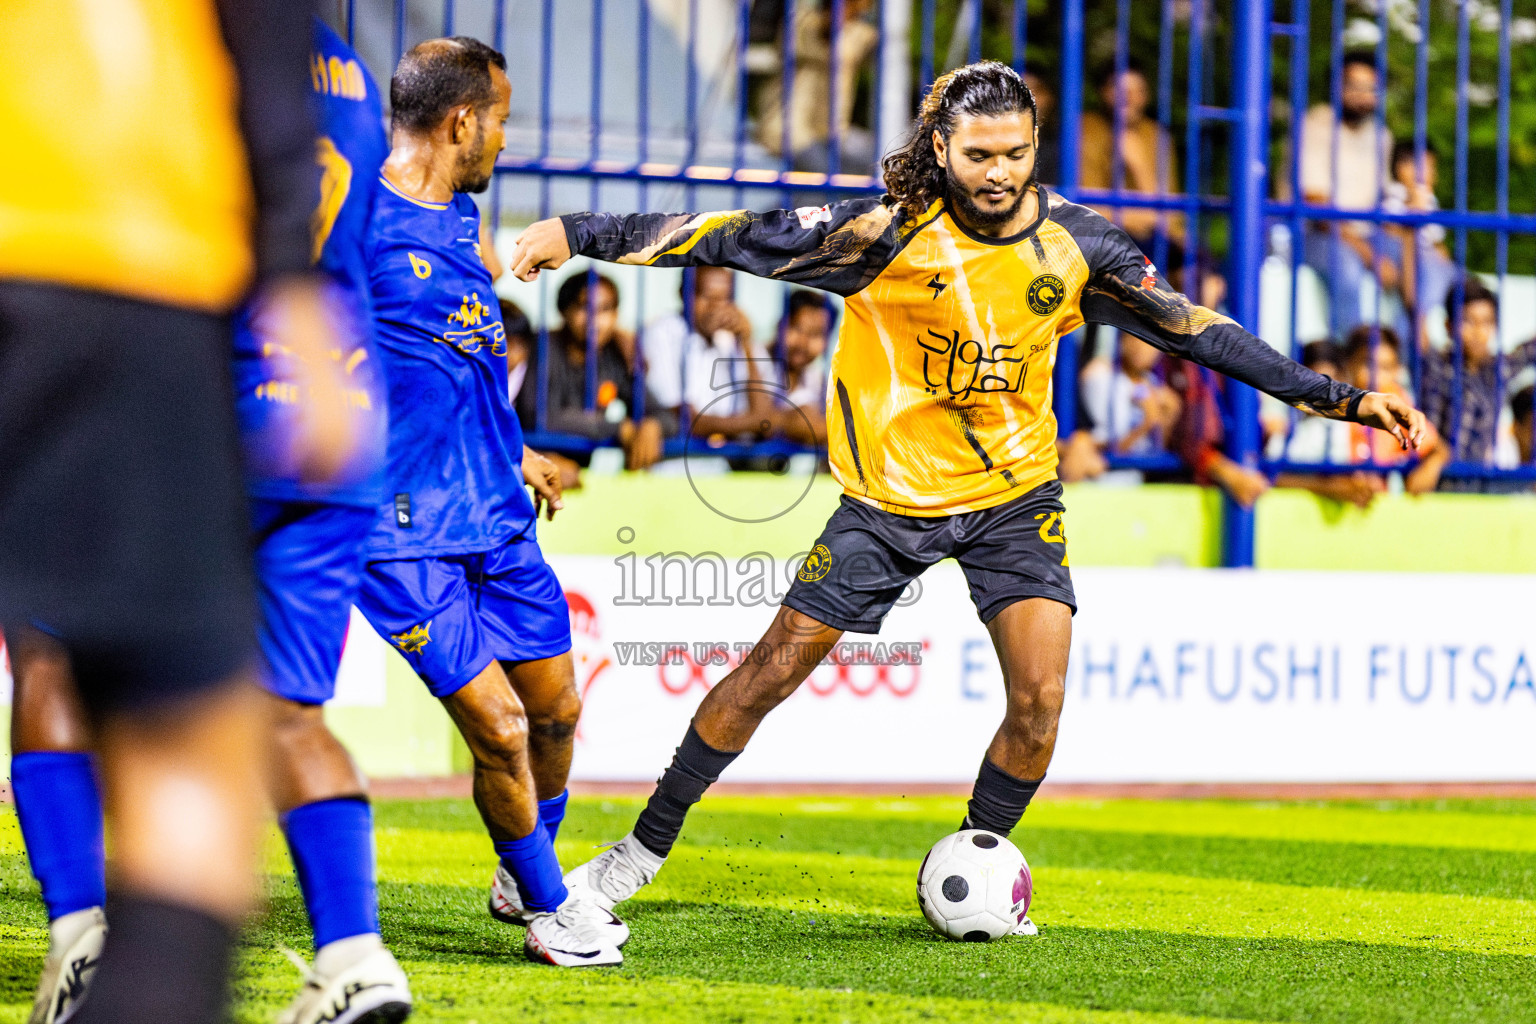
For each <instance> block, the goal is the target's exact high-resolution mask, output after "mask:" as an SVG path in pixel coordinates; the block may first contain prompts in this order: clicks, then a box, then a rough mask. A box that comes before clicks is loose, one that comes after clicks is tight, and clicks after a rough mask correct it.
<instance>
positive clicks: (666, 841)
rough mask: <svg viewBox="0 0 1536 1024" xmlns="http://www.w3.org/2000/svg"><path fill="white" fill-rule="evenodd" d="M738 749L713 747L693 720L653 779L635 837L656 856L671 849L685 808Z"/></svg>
mask: <svg viewBox="0 0 1536 1024" xmlns="http://www.w3.org/2000/svg"><path fill="white" fill-rule="evenodd" d="M740 753H741V751H739V750H737V751H728V750H716V749H715V748H714V747H712V746H710V745H709V744H708V743H705V742H704V741H703V740H702V739H700V738H699V734H698V732H697V731H696V730H695V729H694V727H693V723H692V722H690V723H688V734H687V735H686V736H684V737H683V742H682V745H681V746H679V747H678V748H677V754H676V755H674V756H673V758H672V765H671V767H669V768H668V769H667V770H666V771H665V772H663V773H662V775H661V778H660V779H658V780H657V781H656V792H654V793H652V794H651V799H650V801H649V802H647V803H646V805H645V810H643V811H641V812H640V817H639V819H638V820H637V821H636V822H635V838H636V839H638V840H640V844H641V845H642V846H644V847H645V848H646V849H647V850H650V851H651V852H652V853H654V854H655V855H656V856H658V857H665V856H666V855H667V854H669V853H671V852H672V844H673V843H675V842H677V834H678V833H679V832H681V831H682V830H683V819H684V818H686V817H687V816H688V808H690V807H692V806H693V805H694V804H696V803H698V802H699V800H700V798H702V797H703V796H704V791H705V790H706V789H708V788H709V787H710V785H711V784H712V783H714V781H715V780H716V779H718V778H720V773H721V772H723V771H725V769H726V766H727V765H729V764H730V763H731V762H732V761H734V760H736V755H737V754H740Z"/></svg>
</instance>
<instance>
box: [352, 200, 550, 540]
mask: <svg viewBox="0 0 1536 1024" xmlns="http://www.w3.org/2000/svg"><path fill="white" fill-rule="evenodd" d="M379 183H380V187H379V193H378V196H379V198H378V206H377V208H376V210H375V214H374V222H373V231H372V233H371V235H370V237H369V245H368V258H369V267H370V272H371V278H370V280H371V291H372V297H373V304H374V318H375V327H376V330H377V334H378V343H379V351H380V354H381V356H382V358H383V360H384V365H385V370H386V376H387V379H388V381H389V421H390V435H389V467H388V469H387V471H386V476H387V477H388V481H389V488H388V489H389V493H390V494H391V495H393V496H394V497H392V498H391V499H390V501H389V502H387V503H384V504H383V505H381V514H380V516H379V521H378V526H377V528H376V529H375V530H374V532H373V535H372V536H371V537H370V538H369V541H368V557H369V558H370V559H403V558H423V557H436V556H443V555H457V554H469V553H474V552H483V551H489V550H492V549H494V548H496V547H498V546H500V545H501V544H503V543H505V542H506V541H507V540H508V539H510V538H511V537H513V536H516V535H517V534H519V533H521V532H523V531H524V530H527V529H528V528H529V526H530V525H531V523H532V522H533V518H534V512H533V503H532V502H531V501H530V500H529V498H528V492H527V491H526V489H525V488H524V487H523V476H522V470H521V466H522V458H523V433H522V429H521V427H519V425H518V422H517V416H516V414H515V413H514V412H513V411H512V403H511V401H510V400H509V399H508V397H507V338H506V331H505V329H504V328H503V327H502V323H501V313H500V309H499V307H498V306H497V303H496V293H495V291H494V290H493V288H492V285H491V275H490V272H489V271H487V270H486V269H485V264H484V263H482V262H481V259H480V251H479V242H480V214H479V211H478V210H477V209H476V207H475V204H474V201H473V200H471V199H470V198H469V196H467V195H464V194H462V193H459V194H456V195H455V196H454V197H453V200H452V201H451V202H447V203H428V202H422V201H420V200H417V199H414V198H412V197H410V196H408V195H406V194H404V193H403V192H401V191H399V190H398V189H396V188H395V187H394V186H393V185H391V184H390V183H389V182H388V181H387V180H385V179H383V178H380V179H379ZM407 502H408V504H407V505H406V507H408V508H409V509H410V514H409V516H408V517H407V522H405V523H401V522H400V521H398V520H397V517H396V507H397V505H398V504H400V503H407Z"/></svg>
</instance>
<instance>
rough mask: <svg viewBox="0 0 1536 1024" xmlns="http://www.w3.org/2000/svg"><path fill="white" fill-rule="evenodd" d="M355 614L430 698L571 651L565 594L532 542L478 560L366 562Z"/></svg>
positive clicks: (456, 557)
mask: <svg viewBox="0 0 1536 1024" xmlns="http://www.w3.org/2000/svg"><path fill="white" fill-rule="evenodd" d="M357 606H358V608H360V609H361V610H362V613H363V615H365V616H366V617H367V619H368V621H369V622H371V623H373V628H374V629H376V630H378V631H379V635H380V636H382V637H385V638H386V639H388V640H389V642H390V643H391V644H393V645H394V647H395V649H396V650H398V651H399V652H400V653H401V654H403V655H405V660H406V661H408V662H410V664H411V668H413V669H415V670H416V674H417V675H419V676H421V678H422V679H423V680H424V681H425V682H426V684H427V689H429V690H431V691H432V695H433V696H434V697H438V698H442V697H448V696H450V695H452V694H453V693H455V692H457V691H458V690H459V689H460V688H461V687H463V686H464V684H465V683H468V682H469V681H470V680H471V679H473V678H475V676H477V675H479V674H480V672H481V670H482V669H484V668H485V667H486V666H487V665H489V664H490V663H491V662H493V661H537V660H538V659H540V658H553V657H555V656H556V655H560V654H564V653H566V652H567V651H569V650H570V649H571V616H570V612H569V611H568V610H567V607H566V603H565V591H564V590H562V589H561V588H560V581H559V580H557V579H556V578H555V571H554V570H553V569H551V568H550V567H549V563H547V562H545V561H544V555H543V553H542V552H541V551H539V545H538V543H537V542H535V541H532V540H526V539H521V538H520V539H516V540H512V541H509V542H508V543H506V544H504V545H503V546H501V547H499V548H497V549H496V550H494V551H488V552H486V553H484V554H478V555H448V556H444V557H441V558H407V559H391V560H389V561H383V562H369V563H368V567H367V569H366V570H364V572H363V585H362V589H361V590H360V591H359V594H358V605H357Z"/></svg>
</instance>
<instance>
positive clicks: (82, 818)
mask: <svg viewBox="0 0 1536 1024" xmlns="http://www.w3.org/2000/svg"><path fill="white" fill-rule="evenodd" d="M313 52H314V57H313V60H314V61H315V63H316V64H318V65H319V66H339V67H347V66H356V67H357V68H358V71H359V74H358V75H357V76H356V78H354V79H350V80H349V81H348V87H347V88H345V89H335V90H332V89H330V88H328V85H329V82H328V80H323V79H322V78H320V77H318V76H317V77H314V78H312V79H311V82H312V85H313V86H314V90H315V94H314V95H313V96H312V97H311V101H312V103H313V105H314V107H315V108H316V112H317V114H318V120H319V122H320V127H321V143H322V144H321V145H320V147H319V152H320V153H321V154H322V160H321V165H322V167H323V168H324V170H325V173H326V177H327V180H326V181H325V183H324V184H325V186H326V187H325V188H323V189H322V194H323V195H325V196H327V197H338V196H339V197H341V201H340V202H339V203H337V202H330V203H325V202H322V204H321V206H320V209H319V212H318V213H317V215H316V217H315V219H314V221H313V222H312V224H313V227H314V240H313V246H314V248H313V251H314V253H315V254H316V259H317V264H318V268H319V269H320V270H322V271H323V272H324V273H325V280H326V285H325V290H324V292H323V294H317V295H306V296H305V297H304V298H303V300H302V303H300V302H298V301H295V302H289V303H288V304H287V305H286V306H281V307H275V306H274V305H273V303H272V302H271V301H270V300H269V299H265V298H264V299H262V300H261V301H259V302H258V303H257V304H255V305H254V306H252V307H251V308H250V309H249V310H247V311H246V312H244V313H242V315H241V316H240V317H239V318H238V321H237V324H236V331H235V344H234V356H235V358H234V362H233V368H234V372H233V377H234V384H235V394H236V405H237V411H238V421H239V424H240V429H241V433H242V439H243V442H244V446H245V449H246V453H245V454H246V458H245V462H246V471H247V478H246V479H247V486H248V488H249V491H250V496H251V499H252V510H251V511H252V522H251V524H250V529H251V547H252V549H253V550H254V553H255V562H256V565H255V568H256V574H255V575H256V582H257V591H258V598H259V605H260V613H261V614H260V630H259V640H260V652H261V659H260V673H259V675H260V678H261V682H262V684H263V688H264V689H265V690H266V693H267V695H266V697H265V699H264V701H263V702H262V703H263V709H262V710H263V711H264V713H265V715H266V716H267V717H268V718H269V727H270V736H271V740H272V743H271V752H270V753H271V762H270V763H271V771H270V792H271V795H272V801H273V803H274V804H275V805H276V807H277V810H278V812H279V818H280V822H281V824H282V828H283V832H284V834H285V836H286V837H287V840H288V846H289V850H290V852H291V853H292V856H293V861H294V865H295V867H296V869H297V874H298V878H299V886H300V889H301V891H302V893H303V896H304V902H305V906H306V908H307V910H308V912H309V917H310V922H311V924H312V927H313V931H314V939H315V948H316V956H315V962H314V966H313V968H312V969H310V970H309V971H308V972H307V974H306V978H305V983H304V985H303V987H302V989H301V991H300V993H299V995H298V997H297V998H295V999H294V1000H293V1002H292V1003H291V1004H290V1005H289V1007H288V1008H287V1010H286V1011H285V1012H284V1013H283V1014H282V1016H281V1017H280V1018H279V1019H280V1024H315V1022H318V1021H326V1022H329V1024H359V1022H366V1024H383V1022H394V1021H399V1020H401V1019H403V1018H404V1017H405V1016H406V1015H407V1014H408V1013H409V1012H410V1007H411V1000H410V993H409V988H408V985H407V982H406V979H405V976H404V975H403V973H402V972H401V971H400V968H399V965H398V964H396V963H395V961H394V958H393V957H392V956H391V955H390V954H389V952H388V950H386V949H384V947H383V943H382V940H381V938H380V936H379V923H378V900H377V894H376V891H375V884H374V867H373V821H372V814H371V811H370V808H369V805H368V801H367V795H366V790H365V784H364V782H363V779H362V777H361V775H359V773H358V771H357V769H356V767H355V766H354V765H353V763H352V760H351V758H350V756H349V755H348V753H347V751H346V749H345V748H344V747H343V746H342V745H341V743H340V742H339V741H338V740H337V739H336V737H335V736H334V735H333V734H332V733H331V732H330V730H329V729H327V728H326V725H325V722H324V720H323V718H322V717H321V710H322V707H321V706H322V705H323V704H324V702H326V701H327V700H329V699H330V698H331V696H332V695H333V694H334V689H335V678H336V672H337V666H338V663H339V662H340V659H341V649H342V642H343V640H344V638H345V636H346V632H347V623H348V618H349V616H350V609H351V605H352V602H353V599H354V597H355V595H356V592H357V585H358V580H359V576H360V573H361V570H362V542H363V540H364V538H365V537H366V536H367V535H368V532H369V531H370V529H371V528H372V525H373V519H374V516H375V514H376V510H377V507H378V504H379V501H380V500H381V499H380V495H379V493H378V491H379V489H380V487H381V486H382V476H381V474H382V469H383V457H384V450H383V446H384V441H385V437H386V432H387V428H386V423H385V412H386V404H385V395H384V389H383V383H382V380H381V378H380V371H379V367H378V358H377V354H376V353H375V352H374V351H373V349H372V345H371V343H370V341H369V335H368V324H369V317H368V314H367V309H368V306H367V271H366V267H365V264H364V260H363V256H362V248H361V244H362V236H363V232H364V231H365V230H366V227H367V224H368V221H369V218H370V217H371V213H372V206H373V189H372V188H370V187H369V185H370V183H371V181H372V179H373V176H374V175H375V174H376V172H377V168H378V166H379V165H380V164H381V163H382V161H383V158H384V154H385V153H386V152H387V150H388V146H387V143H386V141H385V139H384V135H383V131H382V129H381V127H380V120H381V114H380V100H379V96H378V90H377V86H375V85H374V83H373V82H372V80H371V79H370V78H368V76H367V73H366V71H364V70H362V68H361V64H360V63H359V62H358V61H357V60H356V55H355V54H354V53H352V51H351V50H350V48H349V47H347V46H346V44H345V43H343V42H342V41H341V40H340V38H338V37H337V36H336V34H335V33H334V32H332V31H331V30H330V29H329V28H327V27H326V26H324V25H323V24H320V23H318V22H317V23H316V25H315V38H314V51H313ZM359 86H360V87H359ZM354 171H355V172H356V173H358V174H360V175H361V176H362V181H360V182H356V183H348V184H347V185H345V186H344V187H341V188H337V187H336V186H337V181H338V180H341V179H346V178H349V177H350V175H351V173H353V172H354ZM300 304H302V306H303V307H305V308H302V309H301V308H298V306H299V305H300ZM296 315H301V316H302V317H303V318H305V319H308V320H310V321H314V322H320V323H326V322H328V323H329V324H330V325H331V326H333V327H334V331H333V332H332V334H333V337H334V340H335V347H334V348H332V347H331V346H330V345H326V346H324V347H317V346H315V345H314V344H313V343H312V342H311V343H308V344H306V340H305V338H304V337H303V336H302V335H298V336H296V335H295V334H294V332H293V331H292V329H291V328H292V326H293V324H294V317H295V316H296ZM333 367H344V368H345V370H344V371H341V370H336V371H334V376H335V379H334V380H333V379H330V377H331V374H330V373H327V372H326V371H327V368H333ZM317 370H319V371H320V372H319V373H318V374H317V372H316V371H317ZM316 388H318V390H315V389H316ZM331 406H335V407H336V408H338V409H341V408H344V409H345V413H344V414H343V415H344V416H345V419H344V420H342V421H341V424H342V425H343V426H345V428H346V429H347V431H348V433H350V434H351V435H353V436H354V437H356V438H357V441H358V443H357V445H356V447H355V449H354V454H353V455H352V457H351V458H350V459H348V460H346V461H345V462H344V463H343V464H342V465H341V466H340V467H339V471H338V472H336V473H335V474H334V475H331V476H330V478H329V479H325V480H310V479H307V478H306V477H307V474H306V472H305V466H304V459H305V456H304V440H305V435H306V433H307V432H308V431H309V430H310V429H311V428H312V426H313V422H314V421H315V420H316V418H317V417H323V416H324V415H326V409H327V408H328V407H331ZM14 633H15V635H14V636H13V638H12V642H13V648H14V656H13V664H14V668H15V678H16V701H15V707H14V711H13V716H12V723H11V724H12V750H13V752H14V759H13V769H12V774H13V784H14V786H15V791H16V804H17V813H18V816H19V818H20V822H21V829H22V834H23V838H24V839H25V841H26V844H27V850H28V854H29V856H30V859H31V863H32V868H33V873H34V874H35V875H36V876H37V879H38V881H39V883H40V885H41V888H42V892H43V899H44V902H45V904H46V905H47V908H48V913H49V919H50V929H49V930H50V936H49V939H50V941H49V954H48V957H47V958H46V960H45V963H44V970H43V976H42V978H41V980H40V983H39V986H38V993H37V998H36V1000H35V1001H34V1006H33V1011H32V1014H31V1016H30V1018H29V1024H54V1022H55V1021H56V1020H57V1019H59V1018H60V1017H61V1016H64V1015H67V1014H69V1013H70V1012H72V1011H73V1010H74V1009H75V1006H76V1004H77V1003H78V1002H79V1000H80V999H81V998H82V996H83V995H84V994H85V992H86V991H87V989H88V987H89V984H90V981H91V977H92V973H93V970H94V968H95V965H96V955H97V953H98V952H99V951H100V949H101V946H102V942H103V939H104V937H105V935H106V934H107V925H108V924H109V922H108V921H107V920H106V917H105V914H104V902H105V895H106V892H105V889H106V880H105V877H104V863H103V856H102V808H101V801H100V797H99V794H98V792H97V789H96V785H95V776H94V763H93V757H92V754H91V750H92V747H93V746H94V742H93V741H94V737H93V735H92V732H93V730H92V728H91V725H90V723H89V722H88V721H87V719H86V716H85V713H84V710H85V709H84V708H83V707H82V706H81V704H80V701H79V697H78V692H77V687H76V684H75V680H74V678H73V672H72V667H71V664H70V657H69V651H68V648H67V647H66V646H65V645H63V644H60V643H59V642H58V641H56V640H54V639H52V638H50V637H49V636H48V635H47V634H46V633H45V632H43V631H41V630H39V629H30V628H24V629H21V630H16V631H14ZM110 923H111V924H113V925H115V924H116V922H115V921H113V922H110Z"/></svg>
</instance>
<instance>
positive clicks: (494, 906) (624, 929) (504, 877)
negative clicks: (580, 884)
mask: <svg viewBox="0 0 1536 1024" xmlns="http://www.w3.org/2000/svg"><path fill="white" fill-rule="evenodd" d="M567 888H569V887H567ZM567 902H569V901H567ZM488 906H489V909H490V911H491V916H492V917H494V918H495V919H496V920H498V921H500V922H501V923H502V924H511V925H516V926H517V927H519V928H526V927H528V922H529V921H530V920H532V919H533V917H534V912H533V911H531V910H529V909H528V908H527V907H525V906H523V894H522V893H521V892H519V891H518V888H517V879H515V878H513V877H512V873H511V872H510V871H508V870H507V869H506V868H504V867H502V866H501V865H500V864H498V865H496V874H495V876H494V877H493V878H492V879H491V898H490V901H489V904H488ZM572 912H573V913H577V912H579V913H581V914H582V915H583V916H584V917H586V918H587V919H589V920H590V921H591V922H592V923H593V924H596V925H599V926H601V927H602V928H604V929H606V930H608V936H607V938H608V941H609V942H610V943H612V944H613V945H614V946H615V947H616V948H619V949H622V948H623V947H624V943H626V942H628V941H629V925H627V924H625V923H624V922H623V921H621V920H619V917H618V915H617V914H615V913H614V912H613V911H612V910H609V909H608V908H607V907H604V906H602V905H600V904H599V903H597V902H596V901H594V900H592V899H591V898H590V897H584V898H583V899H582V900H581V901H579V902H578V903H577V904H576V906H575V907H573V908H572Z"/></svg>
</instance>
